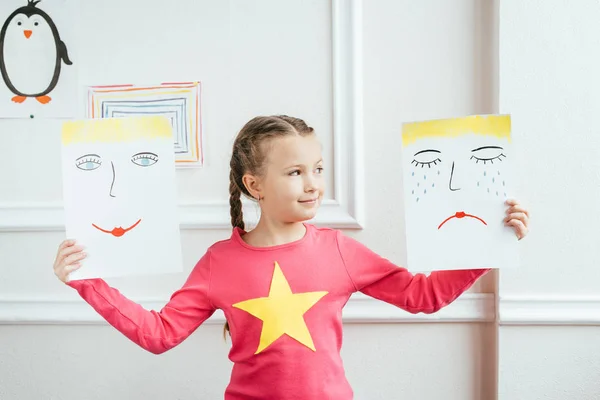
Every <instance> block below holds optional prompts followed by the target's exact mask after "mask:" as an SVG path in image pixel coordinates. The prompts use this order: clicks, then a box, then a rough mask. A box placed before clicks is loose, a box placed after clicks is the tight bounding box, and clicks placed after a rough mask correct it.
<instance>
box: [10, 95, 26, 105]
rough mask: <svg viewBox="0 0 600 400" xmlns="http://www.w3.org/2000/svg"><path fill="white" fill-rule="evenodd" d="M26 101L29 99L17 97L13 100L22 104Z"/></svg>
mask: <svg viewBox="0 0 600 400" xmlns="http://www.w3.org/2000/svg"><path fill="white" fill-rule="evenodd" d="M26 99H27V97H25V96H15V97H13V98H12V99H11V100H12V101H14V102H15V103H22V102H24V101H25V100H26Z"/></svg>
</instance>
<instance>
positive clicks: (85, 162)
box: [75, 154, 102, 171]
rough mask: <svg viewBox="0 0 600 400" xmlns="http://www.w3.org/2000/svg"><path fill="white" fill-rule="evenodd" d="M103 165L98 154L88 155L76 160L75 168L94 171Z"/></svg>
mask: <svg viewBox="0 0 600 400" xmlns="http://www.w3.org/2000/svg"><path fill="white" fill-rule="evenodd" d="M101 165H102V159H101V158H100V156H99V155H97V154H86V155H85V156H81V157H79V158H78V159H77V160H75V166H76V167H77V168H79V169H81V170H83V171H93V170H95V169H97V168H99V167H100V166H101Z"/></svg>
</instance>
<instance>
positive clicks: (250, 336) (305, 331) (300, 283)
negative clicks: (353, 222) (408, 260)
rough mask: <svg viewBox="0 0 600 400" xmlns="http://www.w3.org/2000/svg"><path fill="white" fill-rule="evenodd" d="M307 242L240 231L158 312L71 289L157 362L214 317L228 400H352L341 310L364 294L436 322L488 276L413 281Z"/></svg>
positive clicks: (345, 241) (319, 236)
mask: <svg viewBox="0 0 600 400" xmlns="http://www.w3.org/2000/svg"><path fill="white" fill-rule="evenodd" d="M305 226H306V228H307V230H306V234H305V236H304V237H303V238H302V239H300V240H298V241H295V242H292V243H287V244H283V245H278V246H272V247H267V248H257V247H252V246H250V245H248V244H247V243H245V242H244V240H243V239H242V235H243V234H244V232H243V231H242V230H240V229H237V228H236V229H234V231H233V233H232V235H231V238H229V239H227V240H224V241H220V242H217V243H215V244H214V245H212V246H211V247H210V248H209V249H208V251H207V252H206V254H205V255H204V256H203V257H202V258H201V259H200V261H199V262H198V263H197V265H196V266H195V267H194V269H193V271H192V272H191V274H190V275H189V277H188V279H187V281H186V282H185V284H184V285H183V287H181V288H180V289H179V290H177V291H176V292H175V293H174V294H173V295H172V296H171V299H170V300H169V302H168V303H167V304H166V305H165V306H164V308H163V309H162V310H160V311H147V310H145V309H144V308H142V307H141V306H140V305H138V304H136V303H134V302H132V301H131V300H129V299H127V298H126V297H124V296H123V295H122V294H120V292H119V291H118V290H116V289H114V288H112V287H110V286H108V285H107V283H106V282H105V281H104V280H102V279H87V280H77V281H72V282H70V283H69V285H70V286H71V287H73V288H75V289H76V290H77V291H78V292H79V294H80V295H81V297H82V298H83V299H84V300H85V301H86V302H88V303H89V304H90V305H91V306H92V307H93V308H94V309H95V310H96V311H97V312H98V313H99V314H100V315H101V316H102V317H103V318H104V319H106V321H107V322H108V323H110V324H111V325H112V326H114V327H115V328H116V329H118V330H119V331H120V332H121V333H123V334H124V335H125V336H126V337H128V338H129V339H131V340H132V341H133V342H135V343H137V344H138V345H139V346H141V347H142V348H144V349H146V350H148V351H150V352H152V353H156V354H160V353H163V352H165V351H167V350H169V349H171V348H173V347H175V346H177V345H178V344H179V343H181V342H182V341H183V340H184V339H186V338H187V337H188V336H189V335H190V334H191V333H192V332H194V331H195V330H196V329H197V328H198V326H200V324H202V323H203V322H204V321H205V320H207V319H208V318H209V317H210V316H211V315H212V314H213V313H214V312H215V310H217V309H220V310H223V312H224V314H225V316H226V317H227V321H228V322H229V326H230V330H231V338H232V348H231V351H230V354H229V358H230V360H231V361H232V362H233V363H234V366H233V370H232V373H231V379H230V383H229V385H228V386H227V388H226V391H225V400H242V399H244V400H246V399H265V400H266V399H273V400H275V399H277V400H288V399H303V400H304V399H329V400H350V399H352V398H353V392H352V389H351V387H350V385H349V383H348V381H347V379H346V377H345V373H344V367H343V365H342V360H341V357H340V349H341V345H342V308H343V307H344V305H345V304H346V302H347V301H348V299H349V298H350V295H351V294H352V293H354V292H357V291H360V292H363V293H365V294H367V295H369V296H372V297H374V298H377V299H380V300H382V301H385V302H387V303H391V304H393V305H395V306H397V307H400V308H402V309H404V310H406V311H408V312H410V313H419V312H422V313H433V312H436V311H437V310H439V309H440V308H442V307H444V306H446V305H448V304H449V303H451V302H452V301H454V300H455V299H456V298H457V297H458V296H459V295H460V294H462V293H463V292H464V291H465V290H467V289H468V288H469V287H470V286H471V285H472V284H473V283H474V282H475V281H476V280H477V279H478V278H479V277H481V276H482V275H483V274H485V273H486V272H487V271H488V269H479V270H455V271H438V272H433V273H432V274H431V275H430V276H425V275H423V274H417V275H413V274H412V273H410V272H409V271H407V270H406V269H405V268H401V267H398V266H396V265H394V264H392V263H391V262H390V261H388V260H386V259H385V258H382V257H380V256H378V255H377V254H375V253H374V252H372V251H370V250H369V249H368V248H367V247H365V246H364V245H362V244H361V243H359V242H358V241H356V240H354V239H352V238H349V237H347V236H345V235H344V234H342V233H341V232H340V231H337V230H333V229H328V228H317V227H315V226H313V225H310V224H305Z"/></svg>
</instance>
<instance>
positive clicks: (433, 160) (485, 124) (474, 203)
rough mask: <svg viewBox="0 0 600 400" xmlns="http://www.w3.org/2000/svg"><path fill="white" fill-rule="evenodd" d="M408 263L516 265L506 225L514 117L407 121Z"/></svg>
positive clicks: (431, 266)
mask: <svg viewBox="0 0 600 400" xmlns="http://www.w3.org/2000/svg"><path fill="white" fill-rule="evenodd" d="M402 147H403V151H402V154H403V177H404V199H405V219H406V236H407V262H408V265H407V267H408V268H409V269H410V270H413V271H433V270H449V269H473V268H504V267H514V266H517V264H518V253H517V242H518V240H517V237H516V235H515V232H514V230H513V229H512V228H510V227H506V226H505V225H504V222H503V219H504V217H505V216H506V214H505V213H506V210H507V208H508V207H507V206H506V205H505V201H506V200H507V198H511V192H510V187H511V185H512V184H513V183H514V176H513V171H512V168H511V164H512V156H513V152H512V146H511V123H510V116H506V115H489V116H469V117H465V118H455V119H445V120H433V121H424V122H414V123H407V124H404V125H403V127H402Z"/></svg>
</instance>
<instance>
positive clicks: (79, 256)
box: [60, 252, 87, 265]
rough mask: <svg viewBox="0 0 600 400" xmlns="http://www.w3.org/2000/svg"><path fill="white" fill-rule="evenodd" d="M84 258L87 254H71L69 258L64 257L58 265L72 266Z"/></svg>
mask: <svg viewBox="0 0 600 400" xmlns="http://www.w3.org/2000/svg"><path fill="white" fill-rule="evenodd" d="M86 256H87V254H86V253H84V252H78V253H73V254H71V255H70V256H68V257H66V258H65V259H64V261H63V262H62V263H60V264H62V265H70V264H73V263H74V262H75V261H81V260H83V259H84V258H85V257H86Z"/></svg>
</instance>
